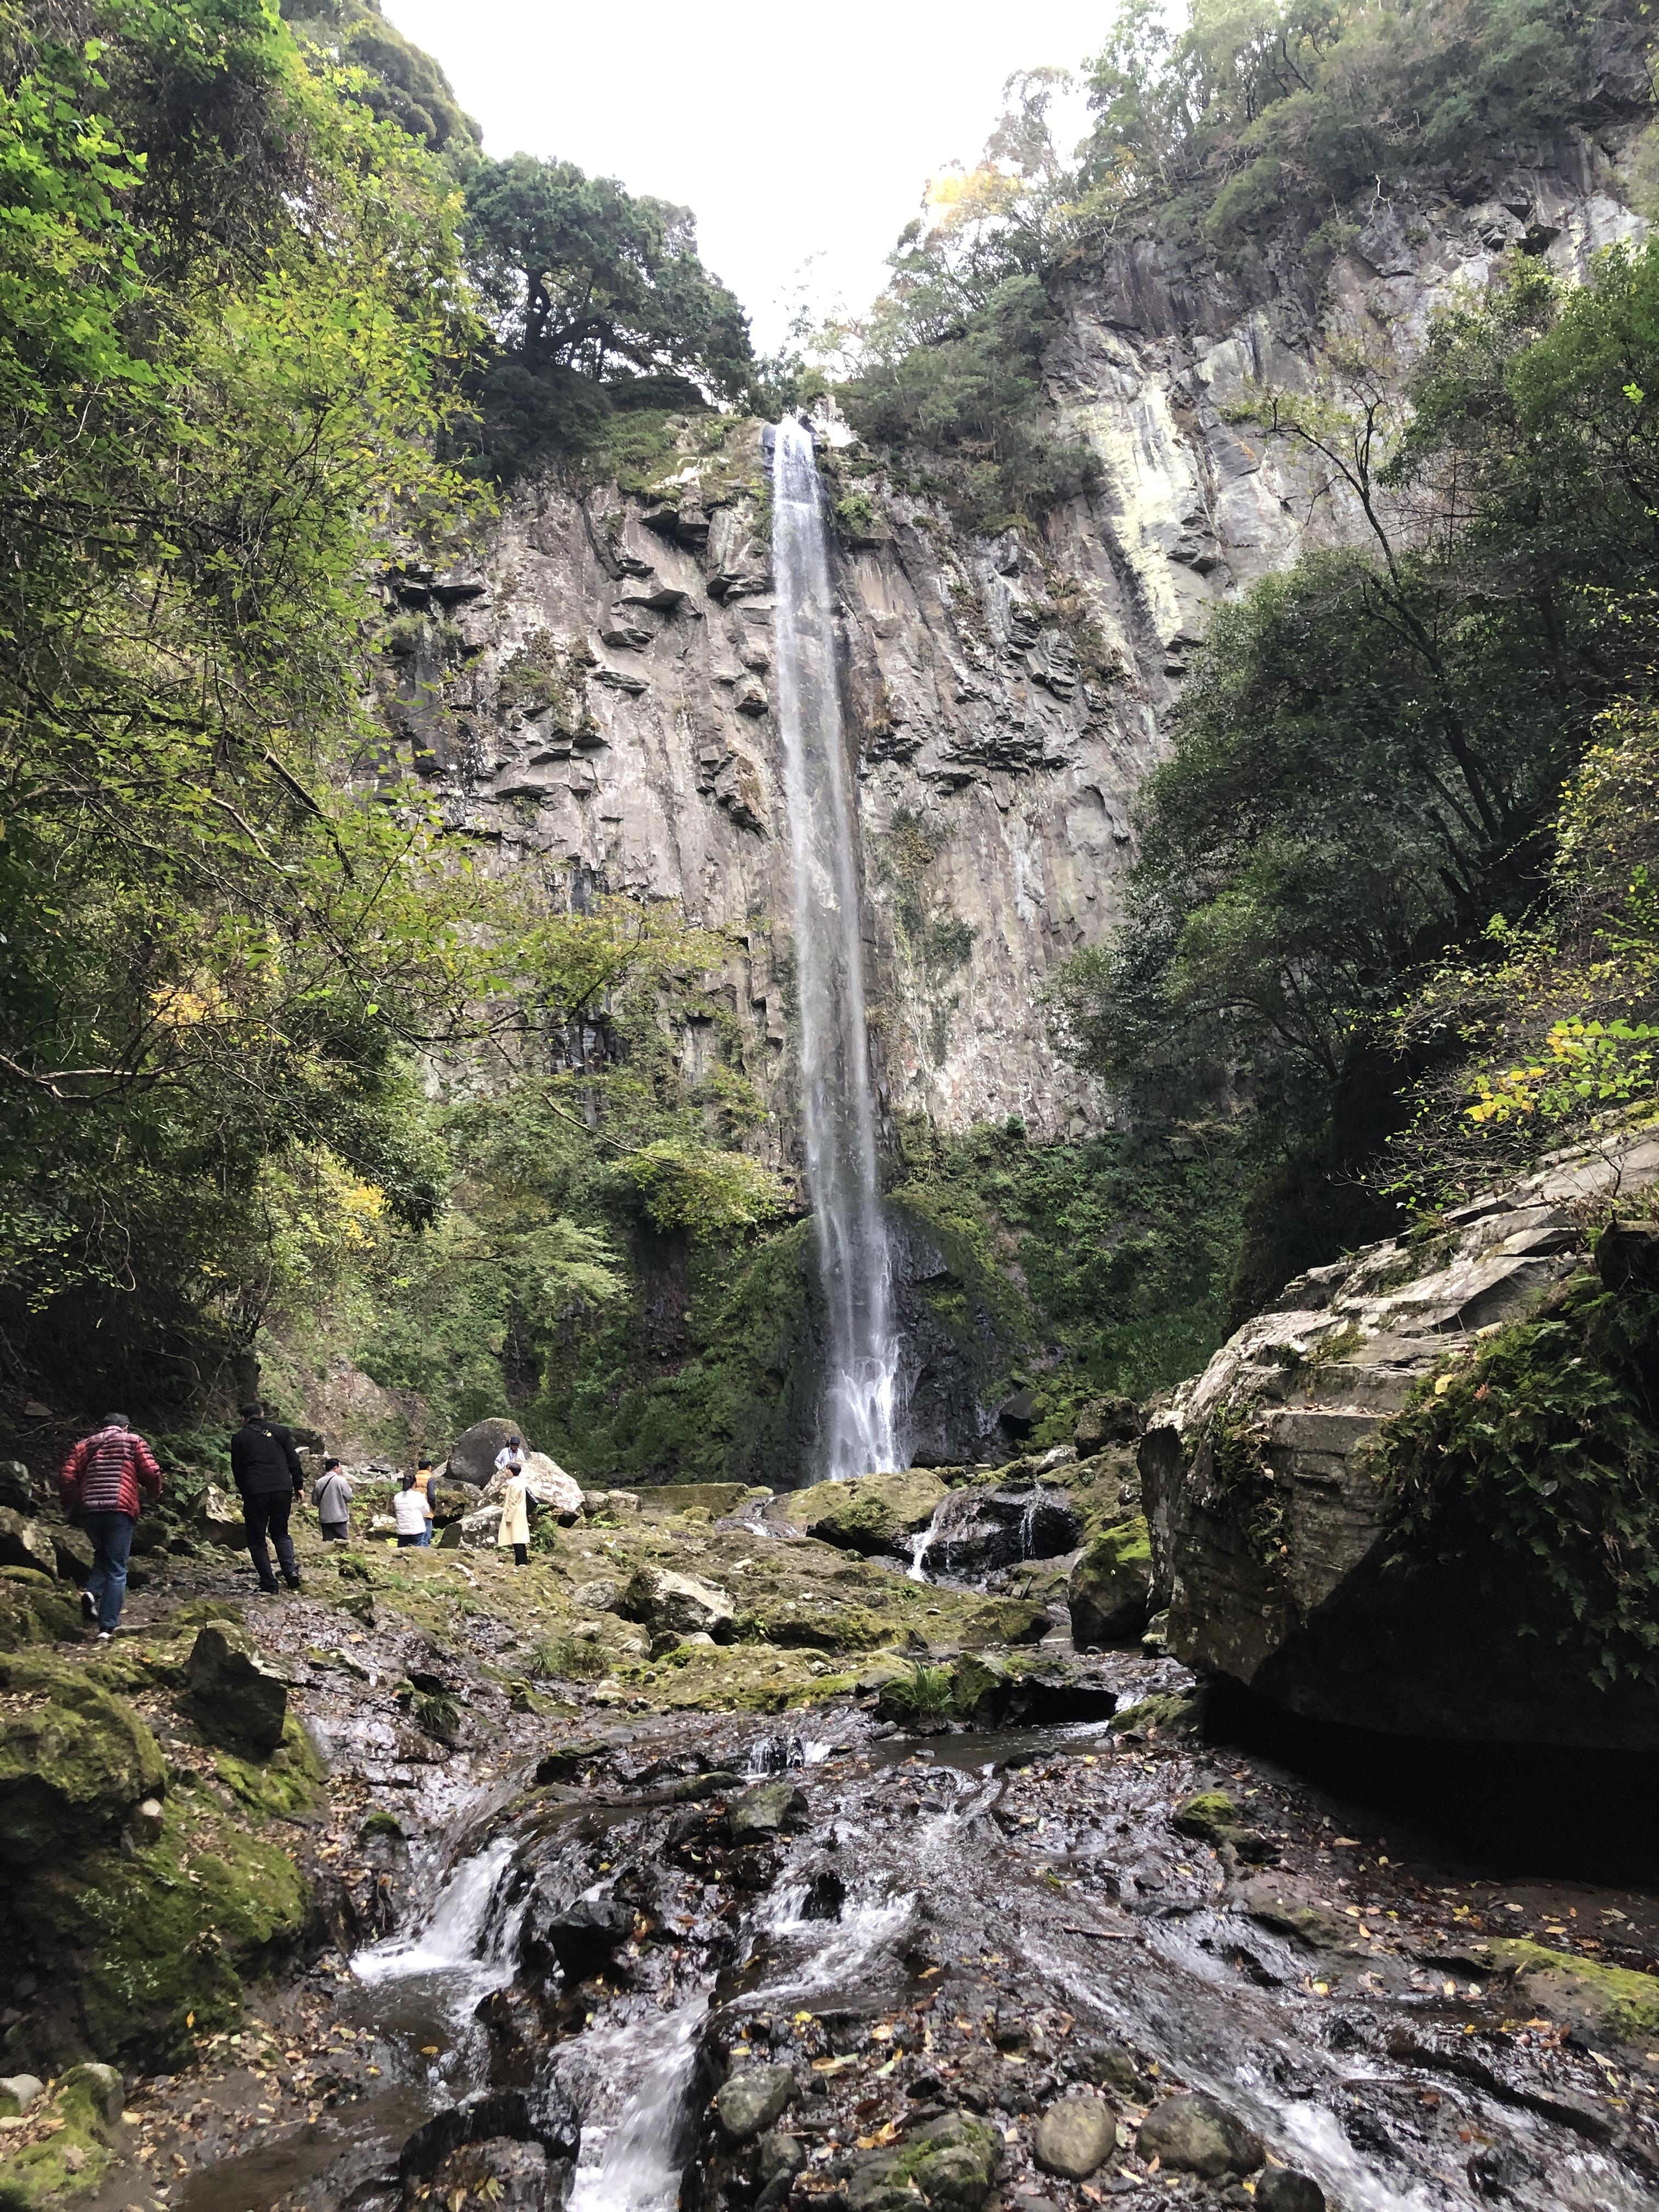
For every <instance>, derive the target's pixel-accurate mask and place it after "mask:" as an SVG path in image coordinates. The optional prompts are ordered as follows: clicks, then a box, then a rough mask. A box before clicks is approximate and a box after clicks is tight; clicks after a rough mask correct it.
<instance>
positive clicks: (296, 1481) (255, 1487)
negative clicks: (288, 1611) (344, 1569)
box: [230, 1405, 305, 1597]
mask: <svg viewBox="0 0 1659 2212" xmlns="http://www.w3.org/2000/svg"><path fill="white" fill-rule="evenodd" d="M230 1471H231V1474H233V1476H234V1478H235V1482H236V1487H237V1489H238V1490H240V1492H241V1493H242V1527H243V1528H244V1529H245V1531H246V1535H247V1548H248V1557H249V1558H250V1559H252V1562H253V1571H254V1573H255V1574H256V1575H258V1577H259V1587H260V1589H262V1590H263V1591H264V1593H265V1595H266V1596H267V1597H275V1596H276V1576H275V1575H274V1574H273V1573H272V1571H271V1566H270V1553H269V1552H268V1551H267V1550H266V1549H265V1534H266V1531H267V1530H269V1532H270V1537H271V1541H273V1542H274V1543H275V1545H276V1563H277V1565H279V1566H280V1567H281V1568H282V1571H283V1581H284V1582H285V1583H287V1584H288V1586H289V1589H291V1590H296V1589H299V1587H300V1569H299V1566H298V1564H297V1563H296V1561H295V1557H294V1539H293V1538H292V1536H290V1535H289V1533H288V1516H289V1510H290V1508H291V1507H292V1505H293V1504H294V1500H295V1498H296V1497H297V1496H298V1494H299V1492H300V1491H301V1489H302V1488H303V1486H304V1484H305V1470H304V1468H301V1465H300V1455H299V1453H298V1452H297V1451H295V1449H294V1439H293V1437H291V1436H290V1435H289V1432H288V1431H287V1430H286V1429H284V1428H280V1427H278V1426H277V1425H276V1424H275V1423H274V1422H271V1421H267V1420H266V1419H265V1409H264V1407H263V1406H260V1405H251V1406H244V1407H243V1408H242V1425H241V1427H240V1429H238V1430H237V1431H236V1433H235V1435H234V1437H232V1438H231V1440H230Z"/></svg>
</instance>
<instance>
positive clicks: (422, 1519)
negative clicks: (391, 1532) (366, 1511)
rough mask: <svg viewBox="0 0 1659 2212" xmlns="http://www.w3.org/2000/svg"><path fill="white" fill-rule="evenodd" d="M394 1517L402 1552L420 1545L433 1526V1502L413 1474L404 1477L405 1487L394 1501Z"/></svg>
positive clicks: (399, 1546)
mask: <svg viewBox="0 0 1659 2212" xmlns="http://www.w3.org/2000/svg"><path fill="white" fill-rule="evenodd" d="M392 1519H393V1520H394V1521H395V1522H397V1524H398V1549H399V1550H400V1551H404V1550H407V1549H408V1548H409V1547H410V1546H411V1545H414V1544H418V1543H420V1542H421V1541H422V1539H423V1538H424V1537H425V1534H426V1532H427V1530H428V1528H430V1527H431V1526H432V1504H431V1501H430V1500H429V1499H428V1497H427V1494H426V1492H425V1491H423V1490H422V1489H421V1488H420V1487H419V1486H418V1485H417V1484H416V1480H415V1478H414V1476H413V1475H412V1474H406V1475H405V1476H404V1486H403V1488H402V1489H401V1490H400V1491H399V1492H398V1495H397V1496H396V1497H395V1498H393V1499H392Z"/></svg>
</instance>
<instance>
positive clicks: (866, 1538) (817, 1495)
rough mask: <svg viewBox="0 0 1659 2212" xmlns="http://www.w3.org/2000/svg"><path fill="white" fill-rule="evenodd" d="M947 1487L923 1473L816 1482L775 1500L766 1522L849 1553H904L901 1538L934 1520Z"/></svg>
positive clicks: (929, 1473) (913, 1471) (915, 1470)
mask: <svg viewBox="0 0 1659 2212" xmlns="http://www.w3.org/2000/svg"><path fill="white" fill-rule="evenodd" d="M947 1494H948V1486H947V1485H946V1484H945V1483H944V1482H943V1481H942V1480H940V1479H939V1476H938V1475H937V1474H933V1472H932V1471H931V1470H930V1469H928V1468H921V1467H913V1468H906V1469H905V1470H904V1472H903V1473H902V1474H866V1475H860V1477H859V1478H858V1480H856V1481H854V1482H820V1483H818V1484H817V1486H815V1487H814V1488H812V1489H811V1490H800V1491H796V1492H793V1493H792V1494H791V1495H789V1496H787V1497H785V1498H779V1499H778V1500H777V1501H776V1503H775V1504H774V1505H773V1506H772V1507H771V1508H770V1509H769V1512H768V1515H767V1518H768V1519H769V1520H771V1521H775V1522H776V1524H777V1525H778V1526H779V1527H781V1528H789V1529H791V1530H793V1531H797V1532H799V1534H802V1535H807V1536H817V1537H818V1538H820V1539H821V1540H822V1541H823V1542H824V1543H827V1544H835V1545H837V1546H838V1547H840V1548H841V1549H842V1550H843V1551H848V1552H865V1553H869V1552H892V1553H898V1554H901V1555H902V1554H904V1553H906V1552H907V1550H908V1545H907V1543H906V1539H907V1538H908V1537H910V1536H914V1535H917V1534H920V1533H921V1530H922V1529H924V1528H926V1527H927V1524H928V1522H930V1521H931V1520H932V1519H933V1514H934V1511H935V1510H936V1508H937V1507H938V1505H939V1500H940V1499H941V1498H944V1497H945V1496H946V1495H947Z"/></svg>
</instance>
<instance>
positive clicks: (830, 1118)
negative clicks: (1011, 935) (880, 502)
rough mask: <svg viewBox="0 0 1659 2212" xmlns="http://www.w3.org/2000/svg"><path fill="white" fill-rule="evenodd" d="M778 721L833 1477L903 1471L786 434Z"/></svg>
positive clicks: (839, 872)
mask: <svg viewBox="0 0 1659 2212" xmlns="http://www.w3.org/2000/svg"><path fill="white" fill-rule="evenodd" d="M772 566H773V574H774V579H775V585H776V590H777V653H778V670H777V683H778V717H779V722H780V726H781V732H782V738H783V768H784V788H785V793H786V796H787V799H788V803H789V837H790V846H791V851H792V855H793V873H794V892H795V979H796V990H797V995H798V998H799V1006H800V1071H801V1118H802V1121H803V1124H804V1127H805V1139H806V1187H807V1192H808V1194H809V1196H810V1197H811V1201H812V1209H813V1218H814V1222H815V1225H816V1227H817V1243H818V1264H819V1269H820V1272H821V1273H822V1276H823V1291H824V1297H825V1300H826V1302H827V1304H828V1306H829V1378H828V1383H827V1387H826V1390H825V1398H824V1407H823V1431H822V1437H823V1444H822V1454H821V1460H822V1464H821V1466H820V1468H819V1470H818V1471H819V1472H820V1473H821V1474H825V1475H829V1476H833V1477H847V1476H850V1475H860V1474H871V1473H872V1472H875V1471H878V1470H879V1469H882V1468H894V1467H897V1466H899V1465H901V1464H902V1462H901V1459H900V1456H899V1449H898V1443H897V1427H898V1409H897V1404H896V1397H897V1382H898V1359H899V1346H898V1336H897V1333H896V1329H895V1328H894V1325H893V1292H892V1257H891V1253H890V1249H889V1246H888V1241H887V1228H886V1224H885V1222H884V1220H883V1218H882V1212H881V1200H880V1194H879V1190H878V1183H877V1179H876V1118H875V1107H874V1103H873V1100H872V1095H871V1085H870V1048H869V1037H868V1032H867V1030H866V1023H865V1003H864V942H863V937H862V933H861V929H860V908H859V880H858V866H857V860H856V857H855V851H854V824H853V808H852V800H851V794H850V793H849V790H848V781H849V779H848V768H847V752H846V744H845V740H844V738H843V734H842V719H841V690H840V686H839V684H838V683H837V681H836V637H835V628H834V624H833V622H832V620H831V617H830V605H831V601H830V590H829V533H828V531H827V529H826V526H825V522H824V513H823V485H822V483H820V481H819V478H818V472H817V466H816V465H815V464H814V462H813V459H812V441H811V435H810V434H809V433H808V432H807V431H805V430H804V429H803V428H801V426H800V424H799V423H798V422H790V421H788V420H787V418H786V420H785V421H783V422H780V423H779V425H778V427H777V430H776V432H775V443H774V449H773V461H772Z"/></svg>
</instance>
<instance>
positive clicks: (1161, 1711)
mask: <svg viewBox="0 0 1659 2212" xmlns="http://www.w3.org/2000/svg"><path fill="white" fill-rule="evenodd" d="M1200 1717H1201V1708H1200V1703H1199V1700H1198V1699H1196V1698H1195V1697H1188V1696H1185V1695H1183V1694H1182V1692H1178V1691H1167V1692H1164V1694H1163V1695H1161V1696H1158V1697H1155V1698H1142V1699H1141V1700H1140V1702H1139V1704H1138V1705H1126V1706H1125V1707H1124V1709H1123V1711H1121V1713H1115V1714H1114V1715H1113V1717H1112V1733H1113V1735H1123V1736H1127V1737H1128V1739H1129V1740H1130V1741H1132V1742H1138V1741H1143V1740H1145V1739H1146V1738H1149V1737H1151V1736H1152V1735H1155V1734H1156V1733H1157V1732H1158V1730H1159V1729H1164V1730H1166V1731H1167V1732H1168V1733H1169V1734H1170V1735H1177V1734H1184V1733H1186V1732H1187V1731H1188V1730H1190V1729H1195V1728H1196V1727H1197V1726H1198V1723H1199V1721H1200Z"/></svg>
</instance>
